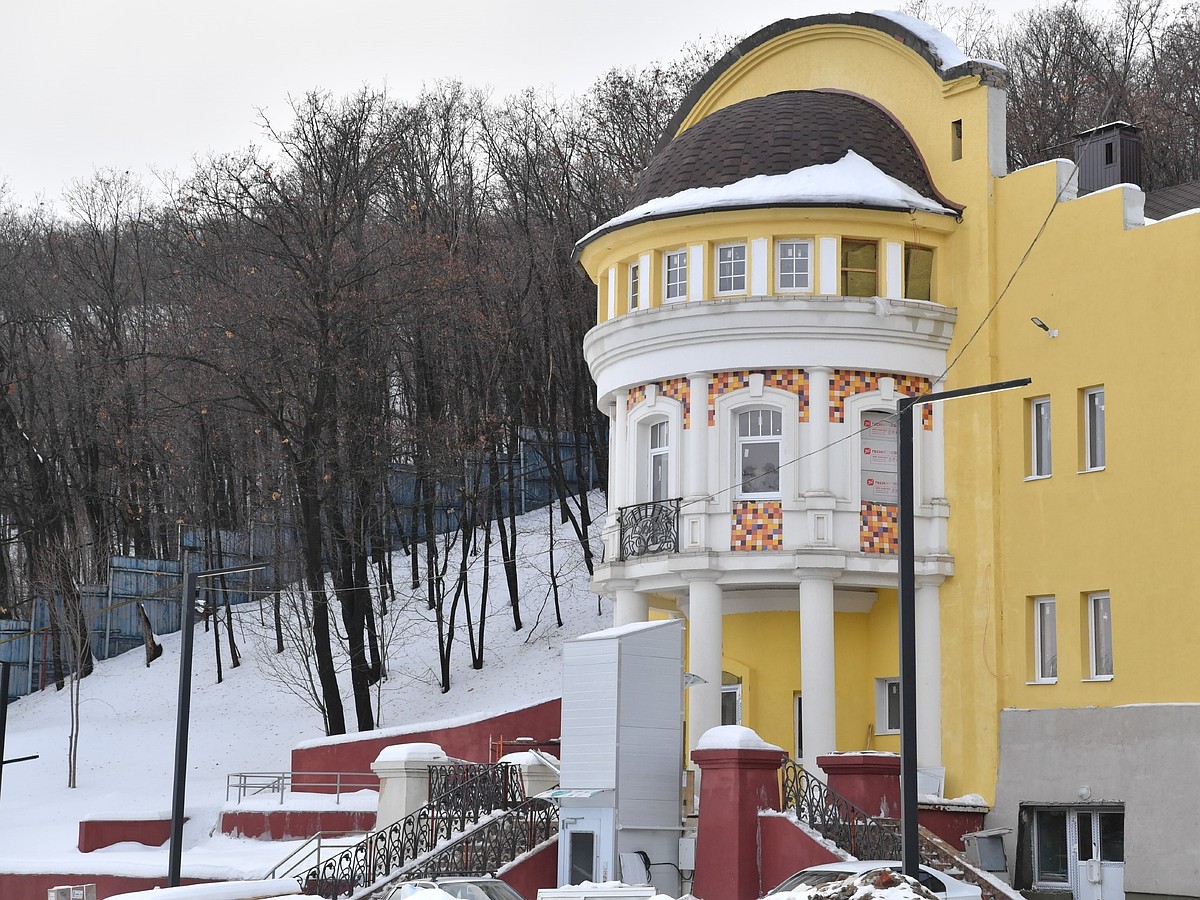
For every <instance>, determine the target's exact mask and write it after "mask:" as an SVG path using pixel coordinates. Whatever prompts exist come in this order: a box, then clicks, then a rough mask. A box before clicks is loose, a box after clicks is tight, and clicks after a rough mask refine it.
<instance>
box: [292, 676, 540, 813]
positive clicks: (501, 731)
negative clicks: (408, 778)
mask: <svg viewBox="0 0 1200 900" xmlns="http://www.w3.org/2000/svg"><path fill="white" fill-rule="evenodd" d="M561 732H562V700H559V699H555V700H547V701H546V702H545V703H539V704H537V705H535V706H529V707H526V708H525V709H519V710H517V711H515V712H510V713H503V714H502V715H499V716H493V717H491V718H489V719H481V720H479V721H478V722H468V723H466V724H464V725H454V726H451V727H448V728H431V729H429V730H427V731H410V732H407V733H405V734H402V735H392V736H391V737H371V736H370V732H367V733H366V734H365V735H364V736H363V738H362V739H361V740H355V741H346V742H344V743H334V744H321V745H319V746H316V747H303V748H296V749H295V750H293V751H292V788H293V789H294V790H311V791H320V792H326V793H333V787H332V786H328V787H324V786H319V785H313V786H311V787H305V785H304V779H303V777H298V776H297V773H303V772H370V771H371V763H373V762H374V761H375V757H377V756H378V755H379V751H380V750H382V749H383V748H384V747H388V746H391V745H392V744H408V743H433V744H440V745H441V747H442V749H443V750H445V751H446V755H447V756H452V757H454V758H456V759H466V760H470V761H472V762H489V761H490V760H491V753H490V750H491V741H494V740H500V739H503V740H506V741H510V740H512V739H514V738H518V737H531V738H533V739H534V740H535V741H547V740H549V739H551V738H555V739H557V738H558V737H559V735H560V734H561ZM551 752H554V751H553V750H551ZM554 755H555V756H557V755H558V754H557V753H555V754H554ZM323 780H328V779H323ZM360 787H367V788H372V789H374V790H378V789H379V779H378V778H376V777H375V776H374V775H371V776H368V777H366V778H365V779H362V783H361V784H354V785H350V786H349V789H350V790H356V789H357V788H360ZM342 789H343V790H346V789H347V784H346V782H345V781H343V785H342Z"/></svg>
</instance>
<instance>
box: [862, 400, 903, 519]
mask: <svg viewBox="0 0 1200 900" xmlns="http://www.w3.org/2000/svg"><path fill="white" fill-rule="evenodd" d="M859 438H860V441H861V445H862V449H861V452H860V454H859V456H860V458H859V495H860V498H861V499H862V500H863V501H864V502H868V503H884V504H889V505H892V506H894V505H896V504H897V503H898V502H899V497H900V482H899V479H898V478H897V474H896V473H897V456H898V454H899V450H898V448H897V445H896V417H895V416H894V415H891V414H889V413H886V412H878V411H868V412H865V413H863V415H862V431H861V432H860V434H859Z"/></svg>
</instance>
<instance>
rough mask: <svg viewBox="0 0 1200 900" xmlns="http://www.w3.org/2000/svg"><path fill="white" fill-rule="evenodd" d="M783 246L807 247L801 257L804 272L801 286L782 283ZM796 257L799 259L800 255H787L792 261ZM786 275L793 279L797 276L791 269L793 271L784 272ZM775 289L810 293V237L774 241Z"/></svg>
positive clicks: (811, 266)
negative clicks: (803, 255)
mask: <svg viewBox="0 0 1200 900" xmlns="http://www.w3.org/2000/svg"><path fill="white" fill-rule="evenodd" d="M784 247H805V248H807V255H806V256H805V257H803V259H804V261H805V267H804V273H803V274H804V285H803V286H797V285H795V284H793V285H792V286H790V287H789V286H785V285H784V283H783V279H784V277H785V273H784V271H783V268H784V266H783V264H784V256H783V248H784ZM797 259H801V257H800V256H791V257H789V260H790V261H793V262H794V261H795V260H797ZM786 276H787V277H790V278H792V279H793V281H794V280H795V279H796V277H797V272H796V271H795V270H794V269H793V271H791V272H788V273H786ZM775 289H776V290H777V291H778V292H779V293H781V294H811V293H812V290H813V242H812V240H811V239H803V238H796V239H793V238H788V239H785V240H779V241H776V242H775Z"/></svg>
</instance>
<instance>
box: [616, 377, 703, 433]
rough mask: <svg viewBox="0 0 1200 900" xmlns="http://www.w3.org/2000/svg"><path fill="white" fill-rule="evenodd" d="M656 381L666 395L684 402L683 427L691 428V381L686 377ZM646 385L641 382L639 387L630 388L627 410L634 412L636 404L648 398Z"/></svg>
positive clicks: (626, 403) (661, 392) (659, 390)
mask: <svg viewBox="0 0 1200 900" xmlns="http://www.w3.org/2000/svg"><path fill="white" fill-rule="evenodd" d="M654 383H655V384H657V385H658V392H659V393H660V394H662V395H663V396H664V397H667V398H669V399H671V400H677V401H679V402H680V403H682V404H683V427H684V428H690V427H691V426H692V409H691V397H692V386H691V383H690V382H689V381H688V380H687V379H686V378H667V379H665V380H664V381H657V382H654ZM646 387H647V386H646V385H644V384H639V385H638V386H637V387H634V388H630V389H629V396H628V398H627V399H626V400H625V411H626V412H632V410H633V408H634V407H635V406H637V405H638V404H639V403H642V402H643V401H644V400H645V399H646Z"/></svg>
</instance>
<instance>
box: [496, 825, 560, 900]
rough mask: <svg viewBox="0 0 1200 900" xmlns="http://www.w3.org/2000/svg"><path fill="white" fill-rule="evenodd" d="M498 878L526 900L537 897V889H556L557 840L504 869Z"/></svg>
mask: <svg viewBox="0 0 1200 900" xmlns="http://www.w3.org/2000/svg"><path fill="white" fill-rule="evenodd" d="M500 878H501V880H503V881H506V882H507V883H508V884H510V885H512V886H513V887H514V888H515V889H516V891H517V893H518V894H520V895H521V896H522V897H526V898H528V900H533V898H535V897H536V896H537V892H538V888H553V887H558V838H557V837H556V838H554V839H553V840H551V841H550V842H549V843H548V844H547V845H546V846H545V847H543V848H542V849H541V850H539V851H538V852H537V853H533V854H530V855H529V856H527V857H525V858H524V859H523V860H521V861H520V862H519V863H516V864H515V865H512V866H510V867H509V868H507V869H505V870H504V871H503V872H501V873H500Z"/></svg>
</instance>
